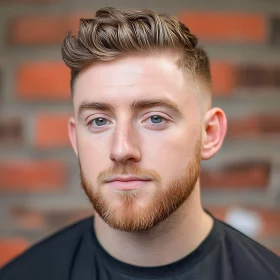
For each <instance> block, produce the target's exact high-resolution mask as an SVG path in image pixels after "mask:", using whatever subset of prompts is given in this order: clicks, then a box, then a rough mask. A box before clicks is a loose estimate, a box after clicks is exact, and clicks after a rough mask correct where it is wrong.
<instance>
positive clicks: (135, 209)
mask: <svg viewBox="0 0 280 280" xmlns="http://www.w3.org/2000/svg"><path fill="white" fill-rule="evenodd" d="M194 88H197V87H195V86H194V85H192V84H191V81H189V82H188V81H187V80H186V76H185V74H184V73H183V71H182V70H180V69H178V68H177V66H176V64H175V63H174V60H173V59H172V58H170V57H169V56H167V55H161V56H129V57H126V58H121V59H117V60H115V61H112V62H102V63H98V64H95V65H94V66H91V67H89V68H88V69H86V70H84V71H83V72H82V73H81V74H80V76H79V77H78V78H77V80H76V84H75V93H74V109H75V120H73V121H72V125H70V133H72V135H74V134H75V135H76V142H75V143H76V144H74V149H76V152H77V153H78V157H79V163H80V171H81V181H82V186H83V188H84V190H85V192H86V194H87V195H88V197H89V199H90V201H91V202H92V204H93V207H94V209H95V210H96V212H97V213H98V214H99V215H100V217H101V218H102V219H103V220H104V221H105V222H106V223H108V224H109V225H110V226H111V227H113V228H116V229H119V230H124V231H140V230H145V229H149V228H151V227H153V226H154V225H156V224H157V223H159V222H160V221H162V220H164V219H166V218H167V217H168V216H169V215H170V214H172V213H173V212H174V211H176V210H177V209H178V208H179V207H180V206H181V205H182V204H183V203H184V202H185V201H186V200H187V198H188V197H189V195H190V194H191V192H192V190H193V188H194V186H195V184H196V182H197V179H198V176H199V172H200V149H201V137H200V135H201V124H200V108H199V103H198V99H197V97H196V93H195V92H194Z"/></svg>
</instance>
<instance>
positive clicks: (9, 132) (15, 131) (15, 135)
mask: <svg viewBox="0 0 280 280" xmlns="http://www.w3.org/2000/svg"><path fill="white" fill-rule="evenodd" d="M21 139H22V124H21V120H20V119H19V118H18V117H1V119H0V144H1V145H3V144H4V145H11V144H19V143H20V141H21Z"/></svg>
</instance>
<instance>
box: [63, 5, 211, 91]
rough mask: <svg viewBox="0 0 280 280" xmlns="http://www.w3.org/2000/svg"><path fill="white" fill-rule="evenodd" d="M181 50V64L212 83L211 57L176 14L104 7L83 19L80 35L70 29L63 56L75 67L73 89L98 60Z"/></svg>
mask: <svg viewBox="0 0 280 280" xmlns="http://www.w3.org/2000/svg"><path fill="white" fill-rule="evenodd" d="M158 51H172V53H173V52H174V51H178V53H179V54H182V55H181V56H180V59H179V60H178V66H179V67H182V68H184V69H186V70H188V71H189V72H190V73H192V74H194V75H195V76H196V77H199V78H200V79H202V80H204V82H206V83H207V84H209V85H210V84H211V77H210V69H209V60H208V57H207V55H206V53H205V52H204V51H203V50H202V49H201V48H199V47H197V38H196V36H195V35H194V34H192V33H191V32H190V30H189V28H188V27H186V26H185V25H184V24H183V23H181V22H180V21H179V20H178V19H177V18H176V17H173V16H171V15H168V14H156V13H155V12H154V11H151V10H138V9H134V10H124V11H121V10H118V9H115V8H103V9H100V10H98V11H97V12H96V15H95V17H94V18H89V19H88V18H87V19H81V20H80V28H79V32H78V35H77V36H76V37H75V36H73V35H72V34H71V32H69V33H68V35H67V36H66V37H65V39H64V42H63V45H62V49H61V52H62V58H63V60H64V62H65V63H66V65H67V66H68V67H70V68H71V91H72V94H73V87H74V81H75V79H76V77H77V76H78V74H79V73H80V72H81V71H82V70H83V69H85V68H86V67H87V66H89V65H91V64H93V63H94V62H97V61H110V60H113V59H115V58H117V57H120V56H123V55H127V54H137V53H147V54H151V53H153V52H158Z"/></svg>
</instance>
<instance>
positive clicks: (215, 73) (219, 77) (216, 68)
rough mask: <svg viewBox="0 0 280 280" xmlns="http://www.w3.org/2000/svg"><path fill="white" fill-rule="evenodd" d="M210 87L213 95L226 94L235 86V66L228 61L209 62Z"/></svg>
mask: <svg viewBox="0 0 280 280" xmlns="http://www.w3.org/2000/svg"><path fill="white" fill-rule="evenodd" d="M210 68H211V75H212V88H213V94H214V95H215V96H227V95H229V94H231V93H232V92H233V90H234V88H235V83H236V71H235V67H234V66H233V65H232V64H230V63H228V62H222V61H221V62H212V63H211V66H210Z"/></svg>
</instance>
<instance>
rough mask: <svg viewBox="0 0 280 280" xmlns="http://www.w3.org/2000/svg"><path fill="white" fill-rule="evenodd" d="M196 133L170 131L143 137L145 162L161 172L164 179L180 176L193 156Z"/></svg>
mask: <svg viewBox="0 0 280 280" xmlns="http://www.w3.org/2000/svg"><path fill="white" fill-rule="evenodd" d="M193 135H195V134H194V131H191V132H187V131H186V129H185V130H179V131H178V130H177V131H175V130H174V131H169V132H167V133H164V135H163V133H159V134H158V135H153V136H151V135H149V136H146V137H143V140H142V145H143V146H142V148H143V161H144V162H145V163H146V164H148V165H149V166H151V168H153V169H155V170H156V171H157V172H159V173H160V174H161V176H162V178H164V177H165V178H167V177H170V176H172V177H173V176H174V177H176V176H179V175H180V174H181V171H182V170H183V169H184V168H185V166H186V164H187V163H188V161H189V158H190V157H191V156H192V155H193V153H194V149H195V143H196V139H195V138H194V136H193Z"/></svg>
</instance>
